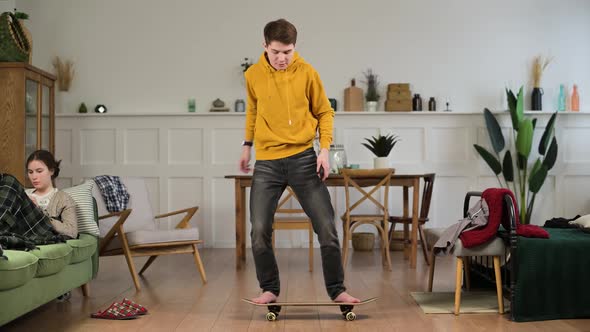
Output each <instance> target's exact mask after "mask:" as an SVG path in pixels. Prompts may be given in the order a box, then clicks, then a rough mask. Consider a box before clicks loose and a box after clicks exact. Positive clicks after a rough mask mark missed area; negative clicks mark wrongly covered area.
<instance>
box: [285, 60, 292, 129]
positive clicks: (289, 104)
mask: <svg viewBox="0 0 590 332" xmlns="http://www.w3.org/2000/svg"><path fill="white" fill-rule="evenodd" d="M285 78H286V79H287V114H288V115H289V126H290V125H291V103H290V102H289V87H290V85H289V81H290V80H289V76H288V72H286V73H285Z"/></svg>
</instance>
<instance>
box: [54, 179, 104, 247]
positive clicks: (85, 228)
mask: <svg viewBox="0 0 590 332" xmlns="http://www.w3.org/2000/svg"><path fill="white" fill-rule="evenodd" d="M92 187H94V181H92V180H87V181H84V183H82V184H80V185H78V186H74V187H70V188H65V189H62V191H64V192H66V193H68V194H69V195H70V196H71V197H72V199H73V200H74V202H76V217H78V233H86V234H91V235H94V236H98V225H97V224H96V220H94V205H93V203H92Z"/></svg>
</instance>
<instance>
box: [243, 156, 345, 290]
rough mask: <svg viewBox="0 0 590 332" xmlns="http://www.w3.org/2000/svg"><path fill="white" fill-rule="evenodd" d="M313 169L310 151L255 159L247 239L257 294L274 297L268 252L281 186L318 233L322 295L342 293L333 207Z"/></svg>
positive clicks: (275, 278)
mask: <svg viewBox="0 0 590 332" xmlns="http://www.w3.org/2000/svg"><path fill="white" fill-rule="evenodd" d="M316 168H317V156H316V154H315V152H314V150H313V149H311V148H310V149H307V150H305V151H303V152H301V153H298V154H296V155H293V156H290V157H287V158H282V159H275V160H258V161H256V164H255V166H254V176H253V180H252V190H251V193H250V218H251V222H252V232H251V233H250V235H251V237H252V252H253V254H254V262H255V263H256V276H257V277H258V282H259V283H260V288H262V290H263V291H270V292H272V293H274V294H275V295H277V296H278V295H279V293H280V281H279V269H278V267H277V262H276V259H275V255H274V252H273V249H272V232H273V230H272V223H273V219H274V214H275V211H276V209H277V205H278V201H279V199H280V197H281V195H282V193H283V191H284V190H285V188H286V187H287V186H290V187H291V188H293V191H294V192H295V195H296V196H297V198H298V199H299V203H300V204H301V207H302V208H303V210H304V211H305V213H306V214H307V215H308V217H309V218H310V219H311V222H312V224H313V230H314V231H315V233H316V234H317V235H318V240H319V242H320V248H321V252H322V267H323V270H324V281H325V283H326V290H327V291H328V295H329V296H330V298H331V299H332V300H333V299H335V298H336V297H337V296H338V295H339V294H340V293H342V292H343V291H345V288H344V285H343V283H344V271H343V269H342V259H341V255H340V243H339V241H338V233H337V232H336V226H335V223H334V209H333V207H332V202H331V201H330V193H329V192H328V188H326V185H325V184H324V183H323V182H322V181H321V179H320V178H319V177H318V174H317V173H316ZM310 281H311V279H310Z"/></svg>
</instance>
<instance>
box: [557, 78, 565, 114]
mask: <svg viewBox="0 0 590 332" xmlns="http://www.w3.org/2000/svg"><path fill="white" fill-rule="evenodd" d="M557 110H558V111H559V112H564V111H565V87H564V86H563V84H560V85H559V97H558V99H557Z"/></svg>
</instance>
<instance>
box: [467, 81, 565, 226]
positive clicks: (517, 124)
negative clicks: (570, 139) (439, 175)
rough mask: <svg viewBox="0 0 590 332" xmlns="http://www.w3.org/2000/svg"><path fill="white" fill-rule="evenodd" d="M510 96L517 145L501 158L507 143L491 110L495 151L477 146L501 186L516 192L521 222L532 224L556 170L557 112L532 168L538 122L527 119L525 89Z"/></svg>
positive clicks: (487, 117)
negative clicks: (542, 192) (549, 177)
mask: <svg viewBox="0 0 590 332" xmlns="http://www.w3.org/2000/svg"><path fill="white" fill-rule="evenodd" d="M506 96H507V99H508V109H509V111H510V117H511V120H512V134H513V137H515V138H516V139H515V140H513V141H514V146H512V149H511V148H510V147H508V148H507V149H506V151H505V152H504V153H503V157H501V155H502V152H503V151H504V150H505V147H506V143H505V142H506V140H505V139H504V134H503V133H502V129H501V127H500V124H499V123H498V120H497V119H496V117H495V116H494V114H492V112H490V110H488V109H487V108H486V109H484V118H485V122H486V127H487V131H488V134H489V137H490V142H491V145H492V148H493V151H492V152H490V151H488V150H487V149H486V148H484V147H482V146H480V145H478V144H474V145H473V146H474V148H475V150H476V151H477V152H478V153H479V155H480V156H481V157H482V158H483V160H485V162H486V163H487V164H488V166H489V167H490V168H491V169H492V171H493V172H494V174H495V175H496V178H497V179H498V183H499V184H500V186H501V187H505V188H508V189H512V190H513V192H514V195H515V196H516V197H517V201H518V206H519V209H520V222H521V223H523V224H528V223H530V219H531V215H532V213H533V207H534V205H535V198H536V196H537V193H538V192H539V191H540V190H541V187H543V183H544V182H545V179H546V178H547V173H548V172H549V170H550V169H551V168H553V166H554V165H555V161H556V159H557V139H556V138H555V133H554V127H555V118H556V115H557V112H555V113H553V115H551V118H550V119H549V122H548V123H547V126H546V127H545V131H544V132H543V136H542V137H541V141H540V142H539V147H538V152H539V157H537V159H536V160H535V161H534V163H532V166H531V165H530V163H529V157H531V151H532V146H533V134H534V131H535V127H536V124H537V119H536V118H525V117H524V110H523V109H524V106H523V105H524V97H523V88H522V87H521V88H520V90H519V92H518V95H517V96H515V95H514V93H513V92H512V91H510V90H508V89H506ZM511 150H512V152H511ZM512 153H514V154H515V158H514V159H515V160H513V158H512ZM514 164H516V167H514V166H515V165H514ZM500 174H502V177H503V179H504V182H502V180H501V179H500V176H499V175H500ZM510 184H512V188H510Z"/></svg>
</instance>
